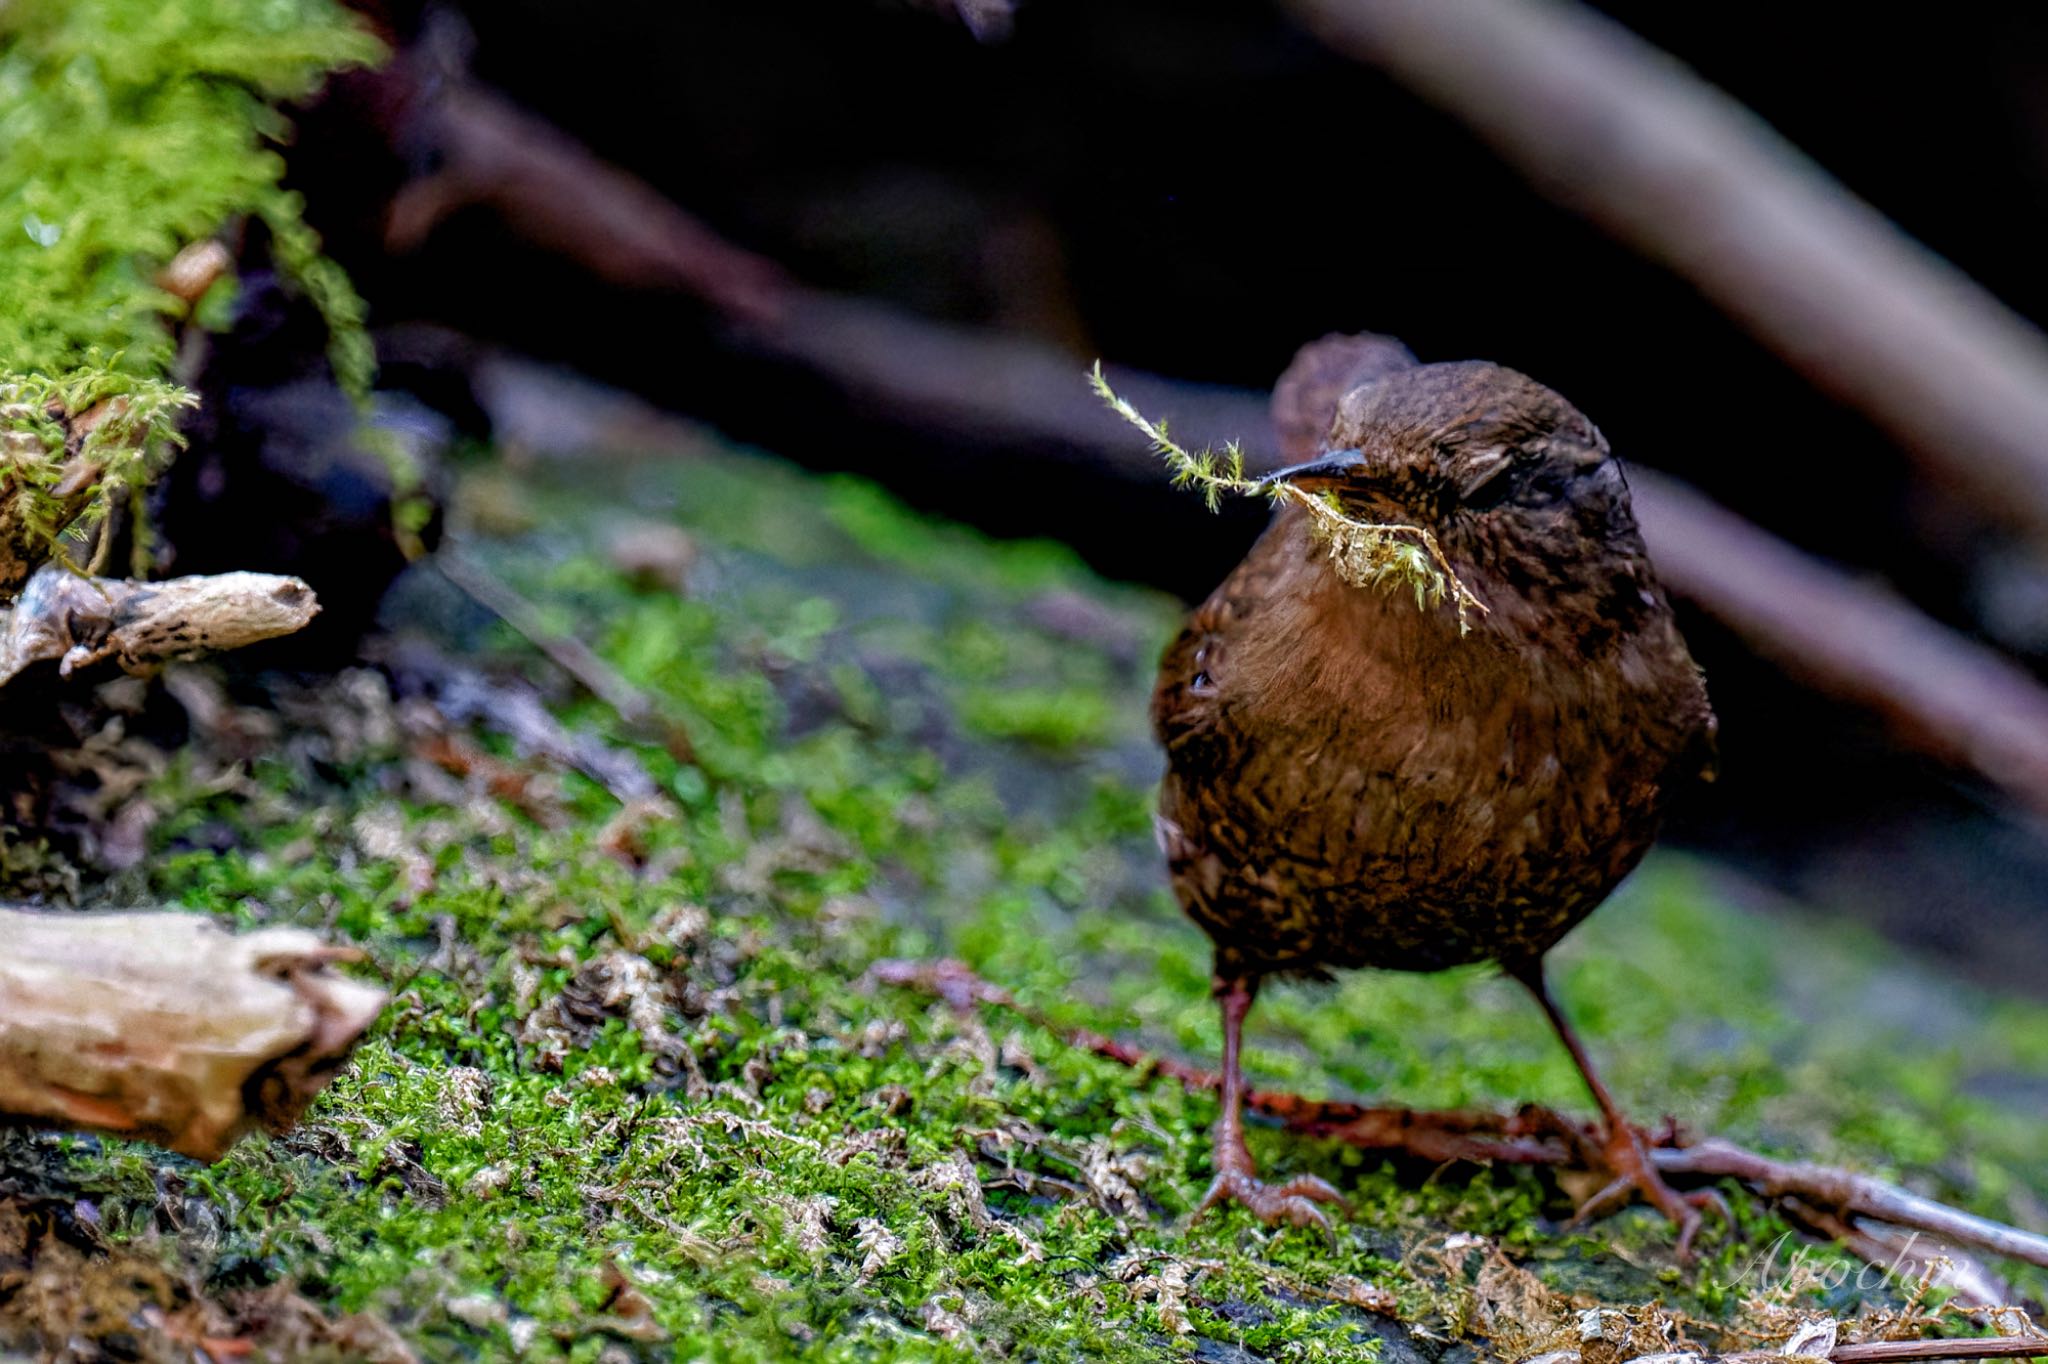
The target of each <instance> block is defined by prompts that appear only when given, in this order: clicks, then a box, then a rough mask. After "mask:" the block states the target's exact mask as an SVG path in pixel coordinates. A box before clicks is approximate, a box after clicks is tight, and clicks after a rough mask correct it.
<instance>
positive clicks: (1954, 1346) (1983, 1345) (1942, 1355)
mask: <svg viewBox="0 0 2048 1364" xmlns="http://www.w3.org/2000/svg"><path fill="white" fill-rule="evenodd" d="M2036 1356H2040V1357H2048V1336H1986V1337H1984V1338H1982V1339H1979V1340H1872V1341H1866V1342H1864V1343H1863V1344H1861V1345H1837V1346H1836V1347H1835V1348H1834V1349H1833V1350H1831V1351H1829V1352H1828V1358H1829V1359H1831V1360H1833V1361H1834V1364H1903V1361H1906V1360H1912V1359H2027V1358H2031V1357H2036ZM1771 1358H1774V1359H1783V1358H1784V1356H1783V1355H1773V1356H1771Z"/></svg>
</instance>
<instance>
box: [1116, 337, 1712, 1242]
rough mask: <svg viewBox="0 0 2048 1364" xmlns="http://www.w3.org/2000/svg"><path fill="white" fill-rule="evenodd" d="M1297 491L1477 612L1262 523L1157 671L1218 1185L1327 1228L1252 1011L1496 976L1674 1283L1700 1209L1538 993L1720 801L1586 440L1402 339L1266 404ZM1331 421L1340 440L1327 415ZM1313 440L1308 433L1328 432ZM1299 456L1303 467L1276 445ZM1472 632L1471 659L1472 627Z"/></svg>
mask: <svg viewBox="0 0 2048 1364" xmlns="http://www.w3.org/2000/svg"><path fill="white" fill-rule="evenodd" d="M1274 407H1275V414H1276V418H1277V419H1278V422H1277V424H1278V425H1279V427H1280V429H1281V431H1282V433H1283V440H1287V441H1288V443H1289V444H1291V445H1293V446H1295V447H1296V448H1295V449H1294V450H1293V451H1290V452H1283V453H1293V454H1297V455H1298V454H1300V453H1302V451H1301V449H1300V448H1299V447H1300V446H1302V445H1303V444H1304V443H1305V439H1306V437H1305V433H1308V432H1312V431H1314V430H1315V429H1316V427H1317V425H1321V426H1322V429H1323V434H1322V436H1321V439H1320V440H1319V441H1316V442H1314V444H1313V445H1312V446H1310V449H1311V450H1312V451H1313V453H1310V454H1309V456H1308V457H1307V458H1305V459H1299V460H1298V462H1295V463H1293V464H1291V465H1289V466H1288V467H1285V468H1281V469H1278V470H1277V471H1275V472H1273V473H1271V474H1269V475H1267V476H1266V478H1265V479H1264V480H1263V481H1264V482H1267V483H1277V482H1280V481H1283V480H1284V481H1286V482H1289V483H1292V484H1293V485H1295V487H1297V488H1300V489H1302V490H1304V491H1306V492H1309V493H1311V494H1313V495H1315V496H1317V497H1320V498H1323V499H1325V500H1326V501H1327V500H1328V499H1330V498H1334V499H1335V500H1336V503H1337V504H1338V505H1340V506H1341V507H1342V508H1343V509H1344V511H1345V513H1346V514H1347V515H1348V516H1350V517H1352V518H1354V519H1357V520H1362V521H1367V522H1374V523H1384V524H1393V525H1402V526H1411V527H1416V528H1420V529H1426V530H1428V531H1429V532H1430V533H1431V534H1432V535H1433V536H1434V537H1435V539H1436V542H1437V544H1438V545H1439V546H1440V547H1441V550H1442V554H1443V556H1444V561H1445V563H1446V565H1447V567H1448V568H1449V569H1450V570H1451V571H1452V572H1453V573H1455V574H1456V576H1457V577H1458V579H1459V580H1460V582H1462V583H1463V584H1464V586H1465V587H1466V588H1467V589H1468V590H1469V591H1470V593H1471V594H1472V597H1474V598H1476V599H1477V602H1478V603H1479V604H1480V606H1482V607H1483V608H1484V610H1483V613H1480V612H1475V613H1474V618H1473V619H1472V620H1470V621H1469V622H1467V621H1465V619H1464V615H1463V612H1462V611H1454V610H1453V609H1452V607H1451V605H1450V604H1448V603H1438V604H1435V605H1434V606H1432V605H1431V604H1430V603H1428V602H1419V601H1418V600H1417V599H1416V598H1414V597H1413V596H1411V595H1410V594H1408V593H1406V592H1398V591H1397V592H1381V591H1374V590H1371V589H1370V588H1367V587H1360V586H1356V585H1354V584H1353V583H1352V582H1350V581H1346V580H1345V579H1344V578H1343V577H1342V576H1340V575H1339V573H1338V572H1337V571H1336V565H1335V564H1334V563H1333V562H1332V560H1331V557H1330V554H1329V552H1328V548H1327V546H1326V545H1325V544H1324V543H1323V542H1322V541H1320V540H1319V539H1318V537H1317V536H1316V535H1315V534H1314V533H1313V527H1312V525H1311V518H1310V517H1309V515H1308V514H1307V513H1306V511H1305V510H1304V509H1303V508H1302V507H1300V506H1299V505H1294V504H1292V503H1290V502H1287V501H1282V502H1280V503H1279V509H1278V510H1277V512H1276V514H1275V516H1274V518H1273V520H1272V521H1271V523H1270V524H1269V526H1268V527H1267V529H1266V531H1265V533H1264V534H1263V535H1262V536H1261V538H1260V539H1259V540H1258V541H1257V543H1256V544H1255V545H1254V546H1253V547H1252V549H1251V550H1250V551H1249V552H1248V553H1247V554H1246V556H1245V558H1244V559H1243V561H1242V562H1241V563H1240V564H1239V565H1238V567H1237V568H1236V569H1235V570H1234V571H1233V572H1231V573H1230V574H1229V576H1228V577H1227V578H1226V579H1225V580H1224V581H1223V583H1222V584H1221V585H1220V586H1219V587H1217V588H1216V589H1215V591H1214V592H1213V593H1212V594H1211V595H1210V596H1209V597H1208V599H1207V600H1206V601H1204V602H1203V603H1202V604H1201V605H1200V606H1199V607H1197V608H1196V609H1195V610H1194V611H1193V612H1192V614H1191V615H1190V616H1189V617H1188V619H1187V622H1186V624H1185V626H1184V628H1183V629H1182V630H1181V631H1180V632H1179V634H1178V635H1177V636H1176V637H1175V638H1174V639H1173V641H1172V642H1171V643H1170V644H1169V645H1168V646H1167V649H1166V651H1165V654H1164V656H1163V658H1162V660H1161V665H1160V671H1159V677H1158V682H1157V685H1156V687H1155V689H1154V692H1153V697H1152V721H1153V726H1154V729H1155V731H1156V733H1157V735H1158V738H1159V740H1160V742H1161V744H1162V745H1163V747H1164V749H1165V752H1166V774H1165V777H1164V779H1163V781H1162V784H1161V788H1160V797H1159V807H1158V813H1157V817H1156V828H1157V832H1158V835H1159V841H1160V844H1161V847H1162V849H1163V850H1164V852H1165V855H1166V860H1167V866H1168V871H1169V875H1170V879H1171V882H1172V886H1173V889H1174V892H1175V895H1176V897H1177V898H1178V900H1179V901H1180V903H1181V906H1182V908H1183V909H1184V910H1185V911H1186V913H1187V914H1188V915H1189V917H1191V918H1192V919H1193V920H1194V921H1195V922H1196V923H1197V924H1198V925H1200V926H1201V927H1202V928H1203V929H1205V930H1206V931H1207V933H1208V935H1209V936H1210V938H1211V939H1212V940H1213V944H1214V949H1215V976H1214V993H1215V998H1216V1000H1217V1002H1218V1004H1219V1006H1220V1008H1221V1012H1222V1023H1223V1070H1222V1085H1221V1094H1220V1100H1221V1115H1220V1117H1219V1118H1218V1120H1217V1123H1216V1126H1215V1129H1214V1132H1213V1143H1214V1146H1213V1156H1212V1164H1213V1170H1214V1180H1213V1182H1212V1183H1211V1185H1210V1186H1209V1188H1208V1190H1207V1192H1206V1193H1205V1195H1204V1196H1203V1198H1202V1200H1201V1202H1200V1204H1199V1205H1198V1207H1197V1209H1196V1212H1197V1215H1200V1214H1201V1213H1202V1212H1204V1211H1206V1210H1208V1209H1210V1208H1212V1207H1215V1206H1217V1205H1219V1204H1221V1203H1225V1202H1235V1203H1238V1204H1241V1205H1243V1206H1244V1207H1245V1208H1247V1209H1249V1210H1250V1212H1251V1213H1253V1214H1254V1215H1255V1216H1257V1217H1258V1218H1259V1219H1261V1220H1262V1221H1264V1222H1266V1223H1267V1224H1269V1225H1278V1224H1294V1225H1322V1226H1325V1227H1327V1226H1328V1218H1327V1215H1326V1214H1325V1213H1324V1212H1323V1210H1322V1206H1321V1205H1324V1204H1337V1205H1340V1206H1341V1205H1342V1202H1343V1200H1342V1198H1341V1197H1340V1195H1339V1194H1338V1193H1337V1191H1336V1190H1335V1189H1334V1188H1332V1187H1331V1186H1330V1185H1329V1184H1328V1183H1326V1182H1325V1181H1322V1180H1320V1179H1317V1178H1315V1177H1313V1176H1301V1177H1297V1178H1294V1179H1291V1180H1287V1181H1285V1182H1282V1183H1278V1184H1269V1183H1266V1182H1264V1181H1262V1180H1261V1179H1260V1178H1259V1175H1258V1171H1257V1169H1256V1168H1255V1165H1254V1163H1253V1161H1252V1158H1251V1155H1250V1153H1249V1151H1248V1150H1247V1148H1246V1145H1245V1139H1244V1126H1243V1102H1244V1093H1245V1084H1244V1074H1243V1067H1242V1063H1241V1060H1240V1055H1239V1051H1240V1039H1241V1035H1242V1031H1243V1026H1244V1020H1245V1016H1246V1014H1247V1013H1248V1012H1249V1010H1250V1009H1251V1007H1252V1003H1253V1000H1254V998H1255V997H1256V995H1257V993H1258V990H1259V986H1260V983H1261V982H1262V981H1265V980H1267V979H1270V978H1274V977H1309V978H1328V976H1329V973H1330V972H1331V971H1332V970H1334V969H1350V968H1365V967H1370V968H1380V969H1390V970H1401V971H1438V970H1443V969H1445V968H1448V967H1453V966H1460V965H1464V964H1468V963H1475V962H1493V963H1497V964H1498V965H1499V967H1500V968H1501V969H1502V970H1503V971H1504V972H1505V973H1506V974H1507V975H1508V976H1511V977H1512V978H1514V979H1515V980H1517V981H1519V982H1520V983H1521V984H1522V985H1524V986H1525V987H1527V989H1528V990H1529V992H1530V993H1531V995H1533V996H1534V999H1535V1001H1536V1003H1537V1004H1538V1006H1539V1007H1540V1009H1541V1010H1542V1012H1543V1014H1544V1015H1545V1017H1546V1018H1547V1019H1548V1020H1549V1022H1550V1024H1551V1026H1552V1027H1553V1028H1554V1029H1555V1030H1556V1032H1557V1034H1558V1036H1559V1038H1560V1039H1561V1040H1562V1042H1563V1043H1564V1046H1565V1048H1566V1050H1567V1051H1569V1053H1570V1054H1571V1057H1572V1060H1573V1061H1574V1062H1575V1063H1576V1065H1577V1067H1578V1069H1579V1072H1580V1073H1581V1075H1582V1076H1583V1077H1584V1080H1585V1083H1586V1086H1587V1088H1588V1089H1589V1090H1590V1092H1591V1095H1592V1098H1593V1100H1594V1101H1595V1103H1596V1104H1597V1105H1598V1107H1599V1109H1600V1111H1601V1117H1602V1124H1603V1131H1602V1133H1601V1136H1600V1138H1599V1148H1600V1151H1601V1153H1602V1155H1603V1156H1604V1158H1605V1160H1606V1163H1607V1167H1608V1170H1609V1171H1610V1172H1611V1173H1612V1175H1613V1182H1612V1183H1611V1184H1609V1185H1608V1186H1607V1187H1606V1188H1604V1189H1602V1190H1601V1191H1600V1192H1599V1193H1597V1194H1595V1195H1594V1197H1593V1198H1592V1199H1589V1200H1588V1201H1587V1203H1586V1204H1585V1205H1584V1207H1583V1208H1582V1209H1581V1216H1582V1217H1584V1216H1590V1215H1592V1214H1593V1213H1594V1212H1595V1211H1597V1210H1599V1209H1603V1208H1607V1207H1613V1206H1618V1205H1619V1204H1620V1203H1623V1202H1626V1201H1628V1200H1629V1199H1631V1198H1633V1197H1636V1196H1640V1197H1641V1198H1643V1199H1644V1200H1645V1201H1647V1202H1649V1203H1650V1204H1652V1205H1654V1206H1655V1207H1656V1208H1658V1209H1659V1210H1661V1211H1662V1212H1663V1213H1664V1214H1665V1215H1666V1216H1668V1217H1669V1218H1670V1219H1671V1220H1672V1221H1673V1222H1674V1223H1675V1224H1676V1225H1677V1228H1678V1247H1677V1250H1678V1255H1679V1258H1680V1259H1682V1260H1683V1259H1688V1258H1689V1257H1690V1248H1691V1244H1692V1240H1693V1238H1694V1235H1695V1233H1696V1232H1697V1231H1698V1229H1699V1227H1700V1224H1701V1210H1702V1209H1703V1208H1705V1207H1708V1206H1713V1196H1712V1195H1711V1194H1710V1193H1697V1192H1696V1193H1692V1194H1681V1193H1679V1192H1677V1191H1675V1190H1673V1189H1672V1188H1670V1187H1669V1186H1668V1185H1667V1184H1666V1183H1665V1182H1664V1181H1663V1180H1662V1178H1661V1177H1660V1176H1659V1175H1658V1174H1657V1172H1656V1169H1655V1167H1654V1166H1653V1165H1652V1164H1651V1162H1650V1160H1649V1158H1648V1156H1647V1154H1646V1152H1645V1150H1644V1148H1643V1145H1642V1140H1641V1137H1640V1135H1639V1134H1638V1132H1637V1130H1636V1128H1635V1127H1634V1126H1633V1125H1632V1124H1631V1123H1630V1122H1629V1120H1628V1118H1627V1117H1626V1115H1625V1114H1624V1113H1623V1112H1622V1110H1621V1108H1620V1106H1619V1105H1618V1104H1617V1102H1616V1100H1615V1098H1614V1096H1613V1094H1612V1092H1611V1091H1610V1090H1609V1089H1608V1088H1607V1086H1606V1084H1605V1083H1604V1082H1603V1081H1602V1080H1601V1078H1600V1075H1599V1072H1598V1070H1597V1069H1596V1068H1595V1066H1594V1064H1593V1061H1592V1059H1591V1057H1590V1055H1589V1053H1588V1052H1587V1049H1586V1047H1585V1046H1584V1044H1583V1043H1582V1042H1581V1041H1580V1039H1579V1037H1578V1035H1577V1034H1576V1032H1575V1031H1574V1030H1573V1028H1572V1025H1571V1023H1570V1021H1569V1020H1568V1018H1567V1017H1566V1015H1565V1013H1564V1011H1563V1009H1562V1008H1561V1007H1560V1006H1559V1004H1558V1002H1557V998H1556V996H1555V994H1554V993H1553V992H1552V991H1551V989H1550V987H1549V985H1548V983H1547V981H1546V979H1545V975H1544V959H1545V956H1546V954H1547V953H1548V952H1549V951H1550V949H1551V948H1552V947H1553V946H1555V945H1556V944H1557V942H1558V941H1559V940H1560V939H1561V938H1563V937H1564V936H1565V934H1566V933H1567V932H1568V931H1569V930H1570V929H1571V928H1572V927H1573V926H1574V925H1576V924H1577V923H1579V922H1580V921H1581V920H1582V919H1584V918H1585V917H1586V916H1587V915H1588V914H1590V913H1591V912H1592V911H1593V910H1594V909H1595V908H1596V907H1597V906H1599V904H1600V903H1601V902H1602V901H1603V900H1605V899H1606V898H1607V896H1608V894H1609V893H1610V892H1611V891H1612V890H1613V889H1614V887H1615V886H1616V884H1617V883H1619V882H1620V881H1621V879H1622V878H1623V877H1624V876H1625V875H1627V873H1628V872H1629V871H1630V870H1631V869H1632V868H1634V867H1635V865H1636V864H1637V862H1638V861H1639V860H1640V859H1641V858H1642V856H1643V854H1644V853H1645V851H1646V850H1647V849H1648V848H1649V847H1650V845H1651V843H1652V842H1653V840H1654V839H1655V838H1656V836H1657V833H1658V829H1659V826H1660V823H1661V821H1662V818H1663V815H1664V813H1665V811H1666V809H1667V807H1668V805H1669V803H1670V801H1671V799H1672V798H1673V796H1674V795H1675V794H1677V793H1679V792H1682V791H1683V790H1684V789H1685V788H1686V787H1687V786H1689V785H1690V784H1692V783H1694V782H1696V781H1699V780H1701V779H1711V776H1712V772H1713V763H1714V757H1713V754H1714V737H1715V726H1716V722H1715V718H1714V712H1713V709H1712V706H1711V705H1710V703H1709V700H1708V696H1707V691H1706V685H1705V680H1704V677H1703V675H1702V673H1701V670H1700V668H1699V666H1698V665H1697V664H1696V663H1695V662H1694V661H1693V658H1692V655H1691V653H1690V652H1689V651H1688V649H1687V647H1686V643H1685V640H1684V638H1683V636H1682V635H1681V634H1680V632H1679V628H1678V625H1677V622H1676V620H1675V618H1674V615H1673V612H1672V608H1671V605H1670V602H1669V599H1668V598H1667V597H1666V595H1665V593H1664V591H1663V589H1662V588H1661V587H1660V585H1659V584H1658V581H1657V577H1656V573H1655V571H1654V570H1653V568H1652V565H1651V562H1650V558H1649V555H1648V552H1647V551H1646V549H1645V547H1644V544H1643V540H1642V536H1641V534H1640V533H1639V531H1638V529H1637V525H1636V521H1635V517H1634V513H1633V511H1632V509H1631V506H1630V500H1629V487H1628V480H1627V476H1626V474H1625V472H1624V471H1623V468H1622V466H1621V464H1620V463H1619V462H1618V461H1617V460H1616V458H1615V456H1614V455H1613V453H1612V452H1611V451H1610V449H1609V447H1608V443H1607V441H1606V439H1605V438H1604V437H1603V436H1602V435H1601V433H1600V431H1599V430H1598V429H1597V428H1596V427H1595V426H1594V425H1593V423H1592V422H1591V421H1589V420H1588V419H1587V418H1586V417H1585V416H1584V415H1583V414H1581V413H1580V412H1579V410H1578V409H1577V408H1575V407H1574V406H1572V404H1571V403H1569V402H1568V401H1566V400H1565V399H1564V398H1563V397H1562V396H1560V395H1559V394H1558V393H1556V392H1554V391H1553V390H1551V389H1549V388H1546V387H1544V386H1543V385H1542V384H1540V383H1538V382H1536V381H1535V380H1533V379H1531V378H1529V377H1527V376H1525V375H1523V374H1521V373H1519V372H1517V371H1515V370H1512V369H1508V368H1506V367H1504V366H1501V365H1496V364H1492V363H1488V362H1484V361H1458V362H1450V363H1436V364H1421V363H1418V362H1416V361H1415V359H1414V357H1413V356H1412V355H1410V354H1409V353H1408V352H1407V351H1406V349H1405V348H1403V347H1401V346H1400V345H1399V344H1398V343H1396V342H1393V341H1391V339H1390V338H1383V337H1376V336H1363V337H1329V338H1325V339H1324V340H1323V341H1322V342H1318V343H1312V344H1311V345H1310V346H1309V347H1305V348H1304V349H1303V351H1302V353H1301V354H1300V355H1299V356H1298V357H1297V359H1296V362H1295V364H1294V366H1293V367H1292V368H1290V370H1289V374H1288V376H1287V377H1286V378H1283V380H1282V383H1281V385H1280V387H1279V388H1278V389H1277V390H1276V394H1275V402H1274ZM1332 407H1334V415H1331V408H1332ZM1318 416H1319V417H1320V418H1321V421H1320V422H1317V421H1316V420H1314V418H1316V417H1318ZM1290 432H1291V433H1292V438H1291V439H1289V433H1290ZM1468 624H1469V629H1467V628H1466V626H1467V625H1468Z"/></svg>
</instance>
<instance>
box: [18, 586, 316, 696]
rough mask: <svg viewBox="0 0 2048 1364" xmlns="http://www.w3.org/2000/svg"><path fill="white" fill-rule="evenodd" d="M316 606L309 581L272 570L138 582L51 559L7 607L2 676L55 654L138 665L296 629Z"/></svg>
mask: <svg viewBox="0 0 2048 1364" xmlns="http://www.w3.org/2000/svg"><path fill="white" fill-rule="evenodd" d="M319 612H320V603H319V602H318V601H317V600H316V599H315V598H314V596H313V589H312V588H310V587H308V586H306V584H305V583H304V582H303V581H301V580H300V579H298V578H290V577H282V576H279V575H277V574H273V573H208V574H193V575H191V576H188V577H183V578H170V579H167V580H165V581H163V582H138V581H135V580H133V579H124V578H88V577H83V576H81V575H80V574H77V573H73V572H71V571H70V570H69V569H66V568H63V567H61V566H59V565H56V564H45V565H44V566H43V567H41V568H39V569H37V570H36V572H35V575H34V576H33V577H31V578H30V579H29V580H28V585H27V586H26V587H24V588H23V589H22V593H21V597H20V600H18V601H17V602H16V603H15V604H14V607H13V609H11V610H8V611H0V685H5V684H6V683H7V682H9V681H11V680H12V679H13V678H14V676H15V674H17V673H19V672H20V671H21V670H22V669H24V668H26V667H28V666H29V665H30V664H32V663H41V662H46V661H51V660H54V661H56V663H57V668H58V671H59V672H60V673H62V674H63V675H64V676H66V677H68V676H70V675H71V674H72V672H74V671H75V670H77V669H79V668H82V667H86V666H88V665H90V664H93V663H98V662H101V661H102V660H105V659H112V660H113V661H114V662H116V663H118V664H119V665H120V666H121V667H122V668H123V669H125V670H126V671H128V672H140V671H144V670H147V669H149V668H151V667H154V666H155V665H157V664H160V663H165V662H169V661H170V660H172V659H178V658H190V657H193V656H195V655H198V654H204V653H215V652H219V651H221V650H225V649H239V648H241V647H243V646H244V645H248V644H254V643H257V642H258V641H260V640H266V639H274V638H276V637H277V636H279V635H288V634H291V633H292V632H293V631H295V630H300V629H303V628H305V626H306V625H307V624H308V623H309V622H310V621H311V620H312V619H313V617H314V616H316V615H318V614H319Z"/></svg>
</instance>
